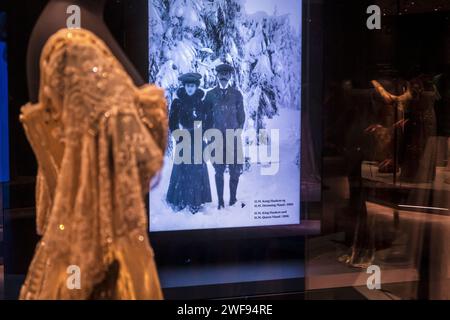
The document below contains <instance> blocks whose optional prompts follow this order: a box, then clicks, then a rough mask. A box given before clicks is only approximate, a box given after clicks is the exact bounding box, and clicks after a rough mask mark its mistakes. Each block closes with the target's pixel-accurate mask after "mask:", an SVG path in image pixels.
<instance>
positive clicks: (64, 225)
mask: <svg viewBox="0 0 450 320" xmlns="http://www.w3.org/2000/svg"><path fill="white" fill-rule="evenodd" d="M40 63H41V84H40V93H39V103H38V104H34V105H31V104H28V105H26V106H24V107H23V108H22V115H21V121H22V123H23V125H24V128H25V131H26V134H27V137H28V140H29V141H30V144H31V146H32V148H33V151H34V153H35V154H36V157H37V160H38V164H39V173H38V177H37V189H36V202H37V203H36V206H37V227H38V233H39V234H41V235H42V239H41V241H40V242H39V244H38V245H37V248H36V252H35V256H34V258H33V261H32V263H31V266H30V268H29V271H28V275H27V277H26V280H25V283H24V285H23V287H22V290H21V293H20V298H21V299H161V298H162V293H161V289H160V284H159V279H158V274H157V270H156V266H155V262H154V258H153V250H152V248H151V246H150V244H149V239H148V233H147V227H148V226H147V224H148V221H147V215H146V208H145V205H144V201H143V196H144V195H145V194H146V192H147V191H148V185H149V181H150V179H151V178H152V177H153V176H154V175H155V174H156V173H157V172H158V171H159V170H160V168H161V166H162V162H163V153H164V150H165V145H166V135H167V114H166V110H167V109H166V102H165V99H164V93H163V91H162V90H161V89H159V88H156V87H154V86H150V85H148V86H144V87H142V88H136V87H135V86H134V84H133V82H132V80H131V79H130V77H129V76H128V74H127V73H126V71H125V70H124V69H123V67H122V66H121V64H120V63H119V61H118V60H117V59H116V58H115V57H114V56H113V55H112V54H111V52H110V50H109V49H108V48H107V47H106V45H105V44H104V43H103V41H102V40H100V39H99V38H98V37H96V36H95V35H94V34H92V33H91V32H89V31H87V30H84V29H76V30H75V29H73V30H72V29H71V30H69V29H62V30H60V31H58V32H57V33H56V34H54V35H53V36H52V37H51V38H50V39H49V40H48V42H47V44H46V45H45V47H44V49H43V53H42V56H41V62H40ZM69 266H77V267H79V270H80V273H79V275H80V280H81V281H80V288H79V289H77V288H75V289H73V287H71V286H70V285H69V286H68V281H71V279H72V278H70V276H71V275H73V274H68V268H69Z"/></svg>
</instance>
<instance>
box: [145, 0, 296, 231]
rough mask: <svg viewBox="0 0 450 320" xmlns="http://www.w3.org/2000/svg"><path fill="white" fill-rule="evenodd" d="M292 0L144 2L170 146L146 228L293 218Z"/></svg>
mask: <svg viewBox="0 0 450 320" xmlns="http://www.w3.org/2000/svg"><path fill="white" fill-rule="evenodd" d="M301 4H302V2H301V1H299V0H281V1H275V0H218V1H217V0H214V1H211V0H149V17H150V18H149V38H150V39H149V46H150V48H149V71H150V72H149V74H150V79H149V80H150V82H151V83H155V84H156V85H158V86H160V87H162V88H164V89H165V91H166V99H167V104H168V105H167V107H168V114H169V142H168V146H167V152H166V156H165V162H164V167H163V170H162V172H161V174H160V175H159V176H158V179H155V181H153V182H152V184H153V185H154V188H153V189H152V191H151V193H150V231H169V230H193V229H212V228H230V227H249V226H267V225H289V224H298V223H299V222H300V170H301V168H300V158H301V156H300V139H301V134H300V132H301V128H300V126H301V61H302V59H301V54H302V53H301V43H302V30H301V21H302V20H301V15H302V8H301Z"/></svg>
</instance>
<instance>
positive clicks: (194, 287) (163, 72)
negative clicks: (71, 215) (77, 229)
mask: <svg viewBox="0 0 450 320" xmlns="http://www.w3.org/2000/svg"><path fill="white" fill-rule="evenodd" d="M51 2H53V1H46V0H39V1H32V2H30V1H26V0H14V1H9V3H8V4H7V5H6V4H0V123H1V124H2V126H1V127H0V132H1V136H0V151H1V153H0V170H1V171H0V182H1V183H2V193H1V195H0V209H1V211H0V239H2V243H1V244H2V250H1V251H0V284H1V285H0V288H3V286H4V288H5V290H4V295H3V292H2V291H0V298H1V297H2V295H3V298H5V299H17V298H18V296H19V291H20V288H21V286H22V284H23V282H24V279H25V275H26V273H27V270H28V268H29V265H30V262H31V259H32V257H33V254H34V252H35V248H36V244H37V243H38V242H39V241H40V240H41V237H40V236H38V235H37V233H36V201H35V187H36V178H35V176H36V173H37V162H36V160H35V157H34V155H33V150H32V149H31V147H30V145H29V143H28V141H27V140H26V136H25V133H24V130H23V128H22V125H21V123H20V122H19V115H20V108H21V107H22V106H23V105H24V104H25V103H27V102H28V101H29V99H30V94H29V90H28V88H27V85H28V84H27V77H28V74H27V64H26V63H25V61H26V58H27V52H28V50H29V47H28V46H29V40H30V37H31V35H32V30H33V28H34V25H35V23H36V21H37V20H38V18H39V16H40V15H41V13H42V12H43V10H44V8H45V7H46V6H47V5H48V3H51ZM55 2H57V1H55ZM61 2H64V1H63V0H61ZM81 2H83V1H80V3H81ZM25 3H26V4H27V6H25ZM2 11H5V12H6V13H7V14H8V26H7V27H5V24H4V23H3V21H4V19H3V17H4V15H2V13H1V12H2ZM63 14H64V18H66V15H67V13H66V12H64V13H63ZM103 16H104V22H105V25H106V26H107V30H109V32H110V35H111V38H109V40H111V39H113V40H114V41H115V42H116V43H117V45H118V46H117V47H118V48H120V49H121V50H122V52H123V56H127V57H128V59H129V61H131V62H132V65H133V66H134V68H135V70H136V74H138V76H137V77H138V78H139V77H141V78H142V79H144V80H143V81H144V82H150V83H155V84H156V85H157V86H159V87H161V88H163V89H164V92H165V93H164V97H165V100H166V102H167V115H168V122H169V129H168V132H167V136H168V146H167V150H166V153H165V158H164V166H163V167H162V170H161V173H160V175H158V176H157V178H156V179H154V180H153V181H152V182H151V191H150V194H145V195H144V198H143V199H144V200H143V201H145V202H146V203H145V206H146V208H145V209H146V210H145V212H146V213H147V214H148V215H146V218H148V222H149V225H148V228H147V230H148V234H146V235H148V237H149V239H150V243H151V246H152V248H153V251H154V253H155V262H156V266H157V269H158V274H159V278H160V282H161V286H162V291H163V293H164V297H165V298H166V299H169V300H171V299H233V298H239V299H240V298H245V299H255V300H256V299H261V298H263V299H302V300H308V299H311V300H312V299H314V300H315V299H369V300H370V299H381V300H397V299H450V256H449V248H450V247H449V243H450V213H449V192H450V161H449V157H450V140H449V137H450V80H449V79H450V3H449V1H446V0H423V1H419V0H415V1H412V0H408V1H407V0H283V1H271V0H267V1H256V0H246V1H240V0H226V1H211V0H192V1H187V0H133V1H124V0H116V1H105V8H104V14H103ZM61 21H62V20H61ZM81 21H83V20H81ZM54 22H55V24H56V20H55V21H54ZM4 30H7V36H6V33H5V32H4ZM6 45H7V46H8V54H7V55H6V53H5V52H6V51H5V50H6V49H5V48H6ZM2 50H3V51H2ZM123 56H122V58H123ZM2 61H3V64H2ZM6 63H7V64H8V69H6ZM97 71H98V69H97ZM94 72H95V73H96V71H94ZM5 75H7V80H8V81H7V82H6V78H5ZM2 79H3V80H2ZM133 80H134V78H133ZM6 83H8V87H6ZM191 91H192V92H191ZM230 101H231V102H230ZM230 105H232V107H230ZM230 110H231V111H230ZM230 114H231V116H230ZM199 121H200V125H199ZM202 121H203V122H202ZM207 129H213V130H216V133H217V131H219V133H222V131H225V130H226V129H232V130H242V131H240V132H239V133H238V134H237V136H238V138H237V139H236V140H235V138H236V137H237V136H236V132H235V131H234V132H233V134H234V136H232V137H231V139H233V142H232V143H231V145H233V147H234V146H235V145H236V144H237V145H239V144H240V145H241V146H242V147H243V157H242V163H239V164H238V165H230V164H229V163H225V164H224V163H220V164H217V163H215V162H213V160H212V158H213V157H211V158H203V156H204V151H205V150H209V149H208V148H207V146H211V144H212V143H213V142H216V140H217V139H218V138H217V137H214V139H211V137H210V136H209V135H208V133H206V131H207ZM178 130H185V131H184V132H185V133H186V132H188V133H189V134H190V133H192V134H193V136H194V139H195V138H196V137H197V136H196V134H197V133H199V132H200V135H199V136H200V139H199V141H197V142H198V144H196V142H195V141H194V139H193V140H192V144H191V141H189V142H188V143H187V148H190V147H192V148H193V149H194V150H196V148H198V149H199V150H200V153H202V157H200V160H198V159H197V160H198V162H196V161H197V160H196V159H194V158H195V157H194V155H192V157H191V156H187V158H183V155H184V152H185V149H183V152H181V153H180V150H181V149H182V148H181V147H183V146H182V145H181V143H182V142H185V136H183V134H181V135H177V134H179V131H178ZM271 130H272V131H271ZM210 133H211V132H210ZM241 134H242V136H241ZM252 134H253V135H252ZM277 134H278V135H277ZM180 136H181V138H182V139H180ZM8 141H9V146H7V144H8ZM159 142H160V141H159ZM252 147H256V149H255V150H256V157H252V154H249V152H250V153H251V150H252V149H251V148H252ZM249 150H250V151H249ZM7 151H9V154H8V155H7V153H6V152H7ZM275 151H279V153H278V158H276V157H275V156H276V155H277V152H275ZM261 152H265V153H261ZM180 154H181V158H183V159H184V160H183V161H185V160H186V159H188V162H189V161H191V160H192V161H193V162H194V163H189V164H186V163H184V162H181V163H178V162H177V156H178V155H180ZM225 154H226V152H225ZM211 155H212V153H211ZM214 156H215V153H214ZM261 156H262V158H261ZM233 157H234V154H233ZM8 162H9V167H8V165H7V163H8ZM273 168H278V169H277V170H276V171H275V173H274V174H273V175H270V174H269V175H265V174H262V172H264V170H270V169H273ZM3 217H4V219H3V220H4V224H3V220H2V218H3ZM63 228H64V225H63ZM141 236H142V235H141ZM3 264H4V267H3ZM3 274H4V276H3Z"/></svg>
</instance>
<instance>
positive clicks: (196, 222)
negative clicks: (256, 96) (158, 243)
mask: <svg viewBox="0 0 450 320" xmlns="http://www.w3.org/2000/svg"><path fill="white" fill-rule="evenodd" d="M266 129H267V130H270V129H279V132H280V163H279V171H278V173H277V174H275V175H272V176H267V175H261V166H268V164H257V163H252V165H251V168H250V170H249V171H245V172H244V173H243V175H242V176H241V177H240V181H239V187H238V191H237V198H238V203H236V204H235V205H234V206H233V207H229V206H227V203H228V200H229V187H228V185H229V184H228V182H229V175H228V173H225V197H224V198H225V209H222V210H218V209H217V193H216V186H215V180H214V168H213V166H212V165H211V164H210V163H208V173H209V180H210V185H211V194H212V200H213V202H212V203H209V204H206V205H205V206H204V207H203V209H202V210H201V211H200V212H198V213H196V214H195V215H193V214H192V213H190V212H189V211H187V210H183V211H180V212H173V211H172V209H171V208H170V207H169V206H168V205H167V203H166V201H165V199H166V193H167V189H168V186H169V179H170V173H171V171H172V159H171V158H170V157H166V159H165V165H164V168H163V171H162V177H161V180H160V182H159V184H158V185H157V186H156V187H155V188H154V189H153V190H152V191H151V192H150V230H151V231H169V230H192V229H213V228H230V227H247V226H263V225H282V224H296V223H299V222H300V168H299V167H298V166H297V163H296V162H297V157H298V155H299V149H300V132H301V130H300V110H293V109H280V115H279V116H275V117H274V119H272V120H267V127H266ZM257 200H285V201H286V203H292V204H293V205H292V206H289V207H283V208H279V209H267V208H265V209H264V211H269V210H287V215H288V217H284V218H275V219H255V215H254V212H255V211H262V210H261V209H257V208H254V203H255V201H257Z"/></svg>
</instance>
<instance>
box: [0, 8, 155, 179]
mask: <svg viewBox="0 0 450 320" xmlns="http://www.w3.org/2000/svg"><path fill="white" fill-rule="evenodd" d="M5 3H6V4H5ZM46 3H47V0H10V1H2V6H3V7H5V9H6V11H7V13H8V21H9V24H8V46H9V55H8V62H9V66H10V67H9V84H10V89H9V97H10V101H9V103H10V136H11V140H10V143H11V178H12V181H13V182H15V181H21V180H23V179H24V177H32V176H34V175H35V173H36V161H35V158H34V155H33V153H32V150H31V148H30V146H29V144H28V142H27V141H26V137H25V134H24V131H23V129H22V126H21V124H20V122H19V121H18V119H19V114H20V107H21V106H22V105H24V104H25V103H27V102H28V91H27V90H28V89H27V83H26V63H25V62H26V52H27V46H28V39H29V37H30V34H31V31H32V29H33V26H34V24H35V22H36V20H37V19H38V17H39V15H40V13H41V11H42V10H43V8H44V7H45V5H46ZM146 7H147V1H146V0H128V1H125V0H110V1H108V3H107V7H106V10H105V21H106V23H107V24H108V26H109V28H110V30H111V31H112V33H113V35H114V36H115V38H116V40H117V41H118V42H119V44H120V45H121V46H122V47H123V49H124V50H125V52H126V53H127V54H128V56H129V57H130V60H131V61H132V62H133V63H134V64H135V66H136V68H137V69H138V70H139V71H140V73H141V74H142V76H143V77H144V79H147V78H148V77H147V72H148V71H147V69H148V68H147V65H148V63H147V60H148V48H147V43H146V41H142V39H147V34H148V31H147V24H148V22H147V12H148V10H146Z"/></svg>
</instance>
